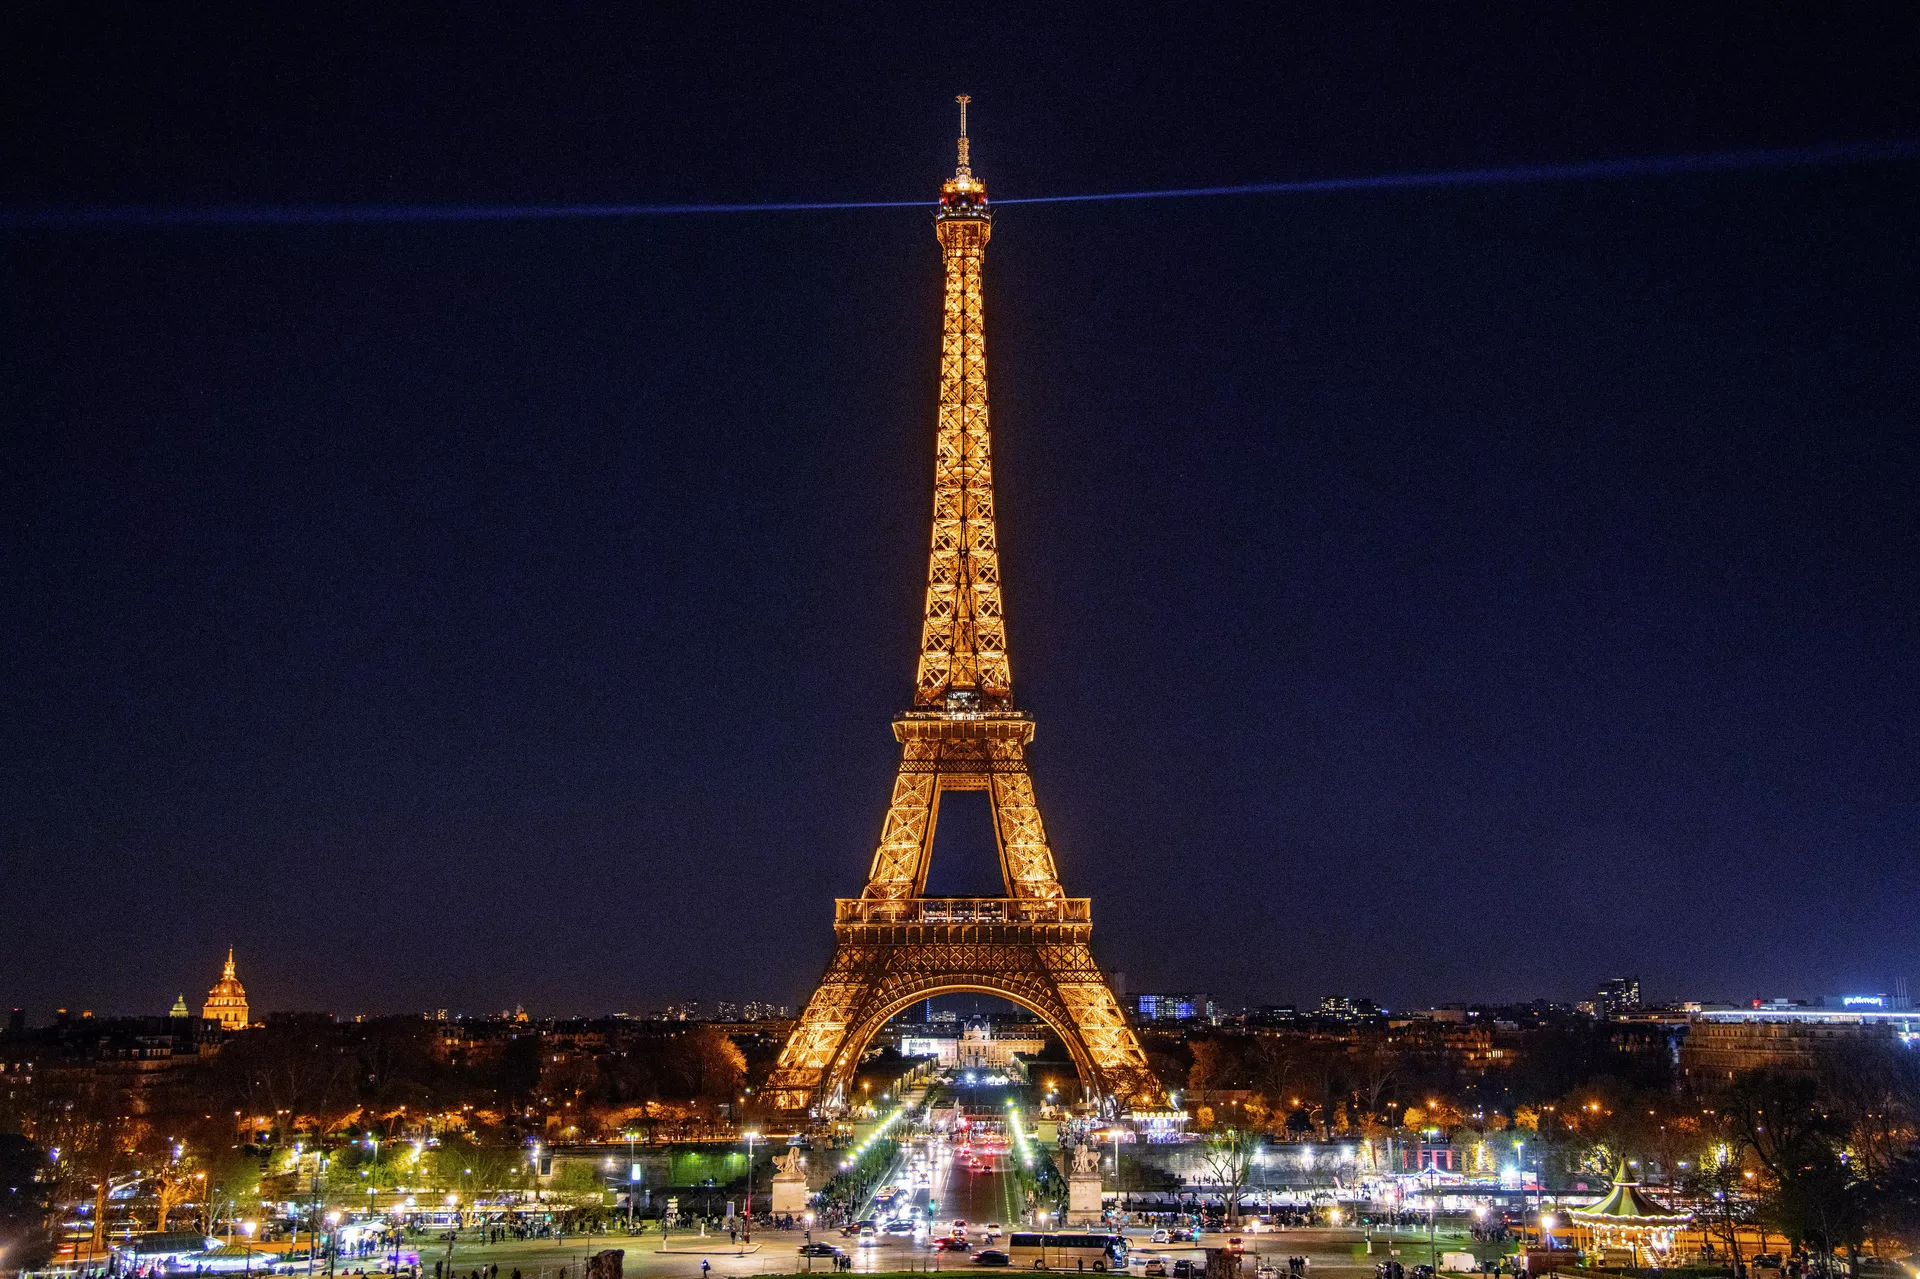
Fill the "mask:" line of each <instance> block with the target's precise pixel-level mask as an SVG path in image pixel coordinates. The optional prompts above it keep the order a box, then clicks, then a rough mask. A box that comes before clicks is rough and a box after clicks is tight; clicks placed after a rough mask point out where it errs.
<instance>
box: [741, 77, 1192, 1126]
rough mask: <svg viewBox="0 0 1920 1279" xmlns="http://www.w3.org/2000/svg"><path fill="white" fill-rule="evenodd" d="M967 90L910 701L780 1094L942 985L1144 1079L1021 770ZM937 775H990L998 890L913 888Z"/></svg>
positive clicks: (1113, 1080)
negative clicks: (864, 864) (895, 760)
mask: <svg viewBox="0 0 1920 1279" xmlns="http://www.w3.org/2000/svg"><path fill="white" fill-rule="evenodd" d="M967 101H968V99H967V98H965V97H962V98H960V99H959V102H960V163H959V166H958V167H957V168H956V169H955V171H954V175H953V177H952V178H950V179H948V180H947V182H946V183H944V184H943V185H942V186H941V188H940V206H939V209H938V211H937V212H936V213H935V214H934V233H935V234H936V235H937V236H938V237H939V239H940V247H941V250H942V253H943V256H944V258H945V260H946V271H947V283H946V301H945V323H944V326H943V329H942V336H941V346H940V409H939V422H938V431H937V435H936V439H935V447H934V475H933V544H932V550H931V553H930V555H929V557H928V564H927V599H926V612H925V617H924V619H923V621H922V623H921V630H920V661H919V671H918V675H917V678H916V679H915V682H914V692H913V709H912V710H909V711H906V712H905V713H903V714H901V715H899V716H897V717H896V718H895V719H894V722H893V734H894V736H895V737H896V738H897V739H898V740H899V742H900V746H901V758H900V772H899V774H898V776H897V777H896V778H895V779H894V783H893V799H892V803H891V804H890V805H889V806H888V809H887V817H886V821H885V823H884V824H883V825H882V827H881V830H880V845H879V847H878V848H877V849H876V850H875V851H874V855H873V867H872V869H871V871H870V872H869V873H868V876H867V887H866V891H865V892H863V893H862V894H861V895H860V896H859V897H857V898H842V899H840V900H839V901H838V902H837V903H836V909H835V914H834V941H835V946H834V954H833V959H832V960H831V961H830V962H829V963H828V965H827V971H826V975H825V976H824V977H823V978H822V979H821V982H820V985H819V987H818V988H817V989H816V990H815V991H814V994H813V997H812V998H811V999H810V1000H808V1002H807V1006H806V1009H805V1010H804V1011H803V1012H802V1013H801V1015H800V1020H799V1022H798V1023H797V1024H796V1025H795V1026H794V1029H793V1033H792V1035H791V1036H790V1037H789V1038H788V1040H787V1043H786V1047H785V1048H784V1049H783V1050H782V1051H781V1053H780V1060H779V1062H778V1064H777V1065H776V1066H775V1068H774V1072H773V1075H772V1077H771V1079H770V1080H769V1081H768V1087H769V1088H770V1089H771V1090H772V1091H773V1093H774V1104H775V1105H776V1106H779V1107H781V1108H782V1109H788V1110H800V1109H806V1108H809V1107H812V1108H817V1109H824V1110H832V1109H834V1108H836V1107H838V1106H839V1105H841V1104H842V1103H843V1102H844V1100H845V1091H846V1086H847V1081H848V1079H849V1078H850V1077H851V1075H852V1073H853V1068H854V1067H855V1066H856V1065H857V1064H858V1063H859V1060H860V1054H861V1053H862V1052H863V1051H864V1050H865V1048H866V1046H867V1043H868V1041H869V1040H870V1039H872V1037H873V1035H874V1032H875V1031H877V1030H879V1029H880V1027H881V1026H883V1025H885V1024H886V1022H887V1020H888V1018H890V1017H892V1016H893V1015H894V1014H895V1013H897V1012H899V1011H900V1010H901V1009H903V1008H905V1007H906V1006H907V1005H909V1004H911V1003H913V1002H915V1001H916V1000H921V999H925V998H927V997H928V996H930V995H936V994H940V993H943V992H947V991H976V992H982V993H986V994H992V995H999V996H1001V997H1003V998H1006V999H1010V1000H1012V1001H1014V1002H1015V1003H1018V1004H1021V1005H1023V1006H1024V1007H1026V1008H1028V1009H1031V1010H1032V1011H1033V1012H1035V1013H1037V1014H1038V1015H1039V1016H1040V1017H1041V1018H1042V1019H1043V1020H1044V1021H1046V1022H1047V1024H1048V1025H1049V1026H1050V1027H1051V1028H1052V1029H1053V1031H1054V1032H1055V1033H1056V1034H1058V1035H1059V1036H1060V1038H1061V1041H1062V1042H1063V1043H1064V1044H1065V1045H1066V1048H1067V1051H1068V1052H1069V1053H1070V1054H1072V1056H1073V1060H1074V1064H1075V1066H1076V1067H1077V1068H1078V1069H1079V1072H1080V1076H1081V1080H1082V1082H1083V1083H1084V1084H1085V1086H1086V1089H1087V1091H1088V1093H1089V1094H1090V1095H1091V1096H1093V1097H1095V1098H1097V1099H1100V1100H1103V1101H1109V1102H1111V1101H1115V1100H1120V1099H1126V1098H1134V1097H1144V1096H1147V1095H1150V1094H1152V1093H1154V1092H1155V1091H1157V1090H1156V1086H1155V1085H1154V1083H1153V1079H1152V1075H1151V1074H1150V1073H1149V1072H1148V1070H1147V1062H1146V1055H1145V1054H1144V1053H1143V1052H1141V1050H1140V1042H1139V1040H1138V1039H1137V1038H1136V1037H1135V1035H1134V1033H1133V1030H1132V1029H1131V1028H1130V1027H1129V1026H1128V1025H1127V1022H1126V1018H1125V1017H1124V1016H1122V1014H1121V1012H1120V1005H1119V1002H1118V1001H1117V1000H1115V999H1114V997H1113V992H1112V991H1111V990H1110V989H1109V988H1108V986H1107V983H1106V979H1105V977H1103V976H1102V975H1101V972H1100V968H1099V965H1098V964H1096V963H1095V962H1094V958H1093V953H1092V951H1091V950H1089V948H1088V941H1089V938H1090V936H1091V934H1092V915H1091V912H1090V910H1089V902H1088V900H1087V899H1086V898H1084V897H1068V896H1067V895H1066V893H1065V891H1064V890H1063V889H1062V888H1061V887H1060V881H1059V878H1058V876H1057V875H1056V874H1055V873H1054V865H1053V852H1052V850H1051V849H1050V848H1049V847H1048V846H1047V836H1046V830H1045V828H1044V827H1043V826H1042V824H1041V821H1040V809H1039V807H1038V805H1037V804H1036V803H1035V801H1034V797H1033V779H1032V778H1031V777H1030V776H1029V775H1028V773H1027V759H1026V748H1027V743H1029V742H1031V741H1032V740H1033V720H1032V719H1030V718H1029V717H1028V716H1027V715H1026V714H1024V713H1023V712H1021V711H1019V710H1017V709H1015V707H1014V704H1013V678H1012V674H1011V671H1010V669H1009V667H1008V664H1007V633H1006V618H1005V613H1004V610H1003V609H1002V607H1001V598H1000V552H999V546H998V543H997V542H996V540H995V536H994V518H993V459H992V449H991V447H990V439H989V435H988V430H987V338H986V327H985V320H984V307H983V305H982V301H981V273H982V268H983V265H984V263H985V261H986V248H987V240H988V238H989V237H990V235H991V234H992V231H993V219H992V215H991V213H990V212H989V211H988V208H987V188H986V184H985V183H983V182H981V181H980V180H979V179H978V178H976V177H974V176H973V169H972V166H971V164H970V162H969V161H970V157H969V155H968V145H967ZM949 790H984V791H986V792H987V796H988V799H989V801H990V802H991V804H992V806H993V814H994V831H995V834H996V837H997V841H998V844H999V848H1000V871H1001V876H1002V879H1003V880H1004V881H1005V884H1006V893H1007V895H1006V896H1005V897H928V896H926V886H927V870H928V867H929V865H930V862H931V858H932V853H933V838H934V827H935V825H936V823H937V822H938V819H939V815H940V795H941V793H942V792H943V791H949Z"/></svg>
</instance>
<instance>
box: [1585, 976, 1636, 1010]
mask: <svg viewBox="0 0 1920 1279" xmlns="http://www.w3.org/2000/svg"><path fill="white" fill-rule="evenodd" d="M1638 1007H1640V979H1639V978H1638V977H1614V978H1611V979H1609V980H1607V981H1603V982H1601V983H1600V989H1599V990H1597V991H1595V992H1594V996H1593V1015H1594V1016H1596V1017H1617V1016H1619V1015H1620V1014H1621V1013H1629V1012H1632V1011H1633V1010H1634V1009H1636V1008H1638Z"/></svg>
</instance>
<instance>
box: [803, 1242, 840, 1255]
mask: <svg viewBox="0 0 1920 1279" xmlns="http://www.w3.org/2000/svg"><path fill="white" fill-rule="evenodd" d="M800 1255H801V1256H803V1257H844V1256H846V1255H847V1254H846V1253H844V1252H842V1251H840V1249H838V1248H836V1247H834V1246H833V1245H832V1244H830V1243H803V1244H801V1245H800Z"/></svg>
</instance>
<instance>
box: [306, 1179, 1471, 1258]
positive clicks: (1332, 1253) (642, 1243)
mask: <svg viewBox="0 0 1920 1279" xmlns="http://www.w3.org/2000/svg"><path fill="white" fill-rule="evenodd" d="M1012 1182H1013V1178H1012V1177H1010V1176H1008V1175H1006V1174H1005V1173H1004V1172H1002V1171H994V1172H989V1173H974V1174H971V1175H968V1174H966V1173H964V1172H963V1173H961V1174H960V1175H959V1176H958V1177H956V1178H954V1179H953V1180H951V1181H950V1182H949V1183H948V1187H949V1189H948V1193H949V1194H950V1195H951V1196H952V1197H951V1199H944V1198H943V1199H942V1200H941V1205H942V1212H941V1218H942V1221H943V1222H944V1221H948V1220H951V1217H950V1216H949V1215H948V1212H947V1207H948V1205H949V1203H951V1204H952V1205H953V1207H954V1208H955V1210H956V1211H959V1212H960V1215H963V1216H965V1218H966V1220H967V1221H969V1222H978V1223H983V1224H984V1223H985V1222H988V1221H998V1222H1000V1223H1001V1225H1002V1226H1003V1227H1004V1226H1006V1225H1008V1224H1010V1222H1011V1218H1010V1216H1009V1215H1008V1213H1007V1212H1006V1209H1005V1206H1004V1198H1003V1197H1004V1195H1005V1194H1006V1190H1005V1187H1006V1186H1008V1185H1010V1184H1012ZM937 1184H938V1183H936V1185H937ZM996 1202H997V1203H998V1204H999V1206H994V1205H996ZM961 1204H965V1205H967V1206H966V1207H965V1208H964V1209H961V1208H960V1205H961ZM974 1205H978V1207H975V1206H974ZM1128 1234H1129V1236H1131V1237H1132V1242H1133V1246H1134V1248H1135V1249H1136V1250H1139V1251H1142V1252H1151V1251H1154V1248H1153V1246H1152V1245H1151V1244H1149V1243H1148V1242H1147V1238H1146V1236H1147V1232H1146V1231H1144V1230H1140V1231H1129V1232H1128ZM815 1237H816V1238H822V1239H825V1240H826V1241H827V1242H829V1243H833V1244H837V1245H839V1246H841V1247H843V1248H845V1249H846V1251H847V1254H848V1255H849V1256H851V1257H852V1258H853V1262H854V1271H855V1273H859V1274H874V1273H881V1272H895V1273H898V1272H901V1271H940V1270H962V1271H967V1272H969V1273H973V1274H980V1273H982V1271H981V1268H980V1267H976V1266H973V1265H970V1264H969V1263H968V1262H967V1260H966V1257H965V1254H963V1253H957V1252H934V1251H932V1250H931V1249H929V1248H928V1247H927V1246H926V1244H925V1243H924V1241H919V1240H915V1239H913V1238H912V1237H911V1236H908V1237H904V1238H903V1237H889V1238H887V1239H886V1240H885V1241H884V1242H882V1243H879V1244H877V1245H873V1246H869V1247H865V1248H858V1247H855V1246H854V1245H853V1241H852V1240H849V1239H842V1238H841V1237H840V1234H839V1232H838V1231H829V1232H826V1233H824V1234H819V1235H816V1236H815ZM1243 1237H1244V1238H1245V1240H1246V1244H1247V1248H1248V1251H1249V1252H1257V1253H1259V1254H1260V1255H1262V1256H1267V1257H1272V1258H1275V1259H1279V1258H1285V1257H1288V1256H1305V1257H1308V1258H1309V1259H1310V1260H1311V1263H1312V1264H1311V1266H1310V1268H1309V1270H1308V1274H1309V1275H1311V1276H1312V1277H1313V1279H1371V1276H1372V1273H1373V1261H1374V1260H1376V1259H1384V1256H1385V1253H1386V1244H1385V1242H1384V1241H1382V1242H1381V1243H1380V1244H1378V1245H1377V1251H1378V1253H1379V1254H1380V1256H1379V1257H1378V1258H1373V1259H1369V1258H1364V1257H1363V1258H1361V1259H1359V1260H1356V1259H1355V1258H1354V1255H1353V1252H1354V1245H1355V1244H1356V1243H1358V1242H1359V1241H1360V1239H1361V1235H1360V1232H1358V1231H1356V1230H1290V1231H1286V1232H1284V1233H1266V1234H1260V1235H1245V1236H1243ZM754 1241H755V1242H756V1243H757V1244H759V1245H760V1247H759V1249H758V1251H755V1252H752V1253H747V1254H745V1255H736V1252H735V1250H734V1248H733V1247H732V1246H730V1245H729V1244H728V1242H727V1237H726V1236H725V1235H724V1234H722V1235H719V1236H717V1237H709V1238H708V1239H706V1240H702V1239H701V1238H700V1237H699V1236H698V1235H696V1234H681V1233H675V1234H674V1235H673V1236H672V1239H671V1246H672V1248H673V1251H671V1252H666V1253H662V1252H660V1251H658V1249H659V1247H660V1237H659V1235H657V1234H647V1235H644V1236H642V1237H640V1238H628V1237H626V1236H623V1235H619V1234H614V1235H609V1236H597V1237H595V1238H594V1239H592V1240H591V1241H583V1240H571V1239H570V1240H567V1241H566V1242H565V1243H564V1244H563V1245H556V1244H555V1243H554V1242H553V1241H552V1240H550V1239H549V1240H540V1241H531V1242H520V1241H518V1240H516V1241H512V1242H509V1243H503V1244H497V1245H493V1246H481V1245H479V1244H467V1243H464V1242H463V1243H462V1244H461V1245H460V1247H459V1249H458V1251H457V1252H456V1253H455V1256H454V1274H455V1276H457V1279H470V1277H471V1274H472V1272H473V1271H476V1270H478V1269H479V1268H480V1267H481V1266H483V1265H487V1264H492V1265H497V1266H499V1267H500V1274H499V1279H512V1276H513V1272H515V1271H516V1270H517V1271H519V1273H520V1279H584V1275H585V1273H586V1270H585V1263H586V1258H587V1257H588V1256H589V1255H591V1254H592V1253H595V1252H598V1251H600V1250H601V1249H602V1248H621V1249H624V1250H625V1251H626V1258H625V1261H624V1271H625V1274H626V1275H627V1276H628V1277H629V1279H700V1273H701V1272H700V1262H701V1259H702V1258H705V1259H706V1260H707V1261H708V1262H710V1263H711V1264H712V1266H713V1272H712V1273H713V1275H714V1277H715V1279H719V1277H720V1276H733V1275H741V1276H745V1275H767V1274H782V1275H785V1274H795V1273H805V1272H806V1271H807V1270H808V1268H809V1262H808V1259H807V1258H804V1257H801V1256H799V1255H798V1252H797V1249H798V1247H799V1245H800V1241H801V1234H800V1232H799V1231H797V1230H793V1231H786V1230H763V1231H761V1232H759V1233H758V1234H757V1235H756V1236H755V1240H754ZM1224 1242H1225V1237H1224V1236H1220V1235H1211V1234H1210V1235H1208V1236H1206V1238H1205V1239H1204V1240H1203V1241H1202V1243H1203V1244H1204V1245H1208V1246H1212V1247H1219V1246H1221V1245H1222V1244H1223V1243H1224ZM1426 1242H1427V1241H1426V1235H1425V1233H1424V1232H1421V1233H1420V1234H1419V1235H1418V1237H1417V1238H1416V1237H1415V1236H1414V1235H1412V1234H1407V1235H1404V1236H1402V1238H1401V1239H1400V1241H1399V1247H1400V1249H1401V1255H1400V1259H1401V1260H1402V1261H1403V1262H1405V1263H1406V1265H1407V1268H1408V1269H1409V1270H1411V1269H1412V1268H1413V1266H1414V1265H1415V1264H1417V1263H1419V1262H1424V1261H1425V1260H1426ZM703 1244H705V1245H707V1247H706V1249H705V1250H702V1245H703ZM1447 1246H1448V1245H1447V1243H1446V1242H1445V1241H1443V1242H1442V1244H1441V1247H1442V1249H1443V1250H1444V1249H1445V1248H1446V1247H1447ZM682 1249H686V1250H687V1251H681V1250H682ZM1416 1253H1417V1254H1418V1255H1416ZM441 1255H443V1254H442V1253H441V1252H440V1251H439V1250H428V1249H422V1250H421V1256H422V1258H423V1259H424V1261H425V1262H426V1273H427V1275H428V1276H431V1275H432V1274H433V1263H434V1261H435V1260H437V1259H438V1258H439V1257H440V1256H441ZM1276 1264H1278V1265H1279V1268H1280V1270H1281V1271H1282V1273H1283V1274H1284V1273H1285V1269H1286V1267H1285V1264H1284V1262H1279V1261H1278V1260H1276ZM811 1268H812V1269H813V1270H814V1271H817V1272H818V1273H820V1274H821V1275H822V1276H828V1275H832V1274H833V1273H834V1270H833V1265H832V1263H831V1262H830V1261H823V1260H815V1261H813V1262H812V1263H811ZM563 1269H564V1270H565V1272H566V1273H565V1274H564V1276H563V1275H562V1273H561V1272H562V1270H563ZM352 1270H353V1267H352V1266H351V1265H348V1266H343V1267H341V1271H340V1273H341V1274H350V1273H351V1272H352ZM1250 1271H1251V1267H1249V1272H1250ZM1135 1272H1136V1273H1138V1267H1135ZM984 1273H986V1274H994V1273H997V1272H994V1271H986V1272H984Z"/></svg>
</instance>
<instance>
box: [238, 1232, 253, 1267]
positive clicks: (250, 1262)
mask: <svg viewBox="0 0 1920 1279" xmlns="http://www.w3.org/2000/svg"><path fill="white" fill-rule="evenodd" d="M253 1228H254V1223H253V1222H251V1221H243V1222H241V1223H240V1233H241V1234H243V1235H245V1236H246V1239H247V1242H246V1245H245V1246H246V1249H247V1261H246V1265H245V1266H244V1267H243V1268H242V1269H241V1273H242V1274H249V1275H250V1274H252V1273H253Z"/></svg>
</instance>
